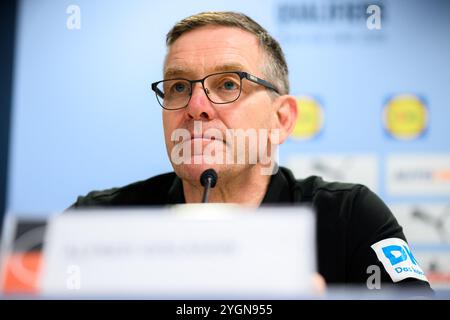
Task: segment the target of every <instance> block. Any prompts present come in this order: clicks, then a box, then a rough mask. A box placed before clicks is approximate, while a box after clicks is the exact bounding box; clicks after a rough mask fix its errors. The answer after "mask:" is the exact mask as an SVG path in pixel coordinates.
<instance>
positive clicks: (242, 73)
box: [151, 71, 280, 110]
mask: <svg viewBox="0 0 450 320" xmlns="http://www.w3.org/2000/svg"><path fill="white" fill-rule="evenodd" d="M226 73H235V74H237V75H238V76H239V79H240V81H241V83H240V85H239V94H238V96H237V97H236V99H234V100H232V101H227V102H214V101H212V100H211V98H210V97H209V92H208V88H206V87H205V80H206V79H207V78H209V77H211V76H215V75H218V74H226ZM244 78H245V79H247V80H249V81H251V82H254V83H256V84H259V85H261V86H263V87H266V88H267V89H270V90H272V91H274V92H275V93H277V94H280V92H279V91H278V89H277V88H276V87H275V86H274V85H273V84H271V83H270V82H268V81H266V80H264V79H261V78H258V77H256V76H254V75H252V74H250V73H248V72H245V71H224V72H217V73H212V74H209V75H207V76H206V77H204V78H203V79H198V80H189V79H185V78H173V79H165V80H160V81H157V82H153V83H152V85H151V88H152V90H153V91H154V92H155V95H156V100H158V103H159V105H160V106H161V107H162V108H163V109H165V110H179V109H183V108H186V107H187V106H188V104H189V101H191V97H192V88H193V85H194V84H195V83H197V82H200V83H201V84H202V88H203V91H204V92H205V94H206V97H207V98H208V100H209V101H211V102H212V103H214V104H227V103H233V102H235V101H236V100H237V99H239V97H240V96H241V93H242V79H244ZM173 80H184V81H188V82H189V83H190V85H191V88H190V93H189V99H188V101H187V102H186V105H184V106H183V107H179V108H175V109H169V108H165V107H164V106H163V104H162V103H161V102H160V100H159V99H158V96H159V97H160V98H161V99H164V92H162V91H161V90H159V88H158V84H160V83H162V82H165V81H173Z"/></svg>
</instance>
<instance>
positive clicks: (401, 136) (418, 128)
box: [383, 94, 429, 140]
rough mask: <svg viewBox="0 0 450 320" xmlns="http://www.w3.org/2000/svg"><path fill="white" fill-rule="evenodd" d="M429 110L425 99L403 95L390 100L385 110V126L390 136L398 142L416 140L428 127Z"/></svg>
mask: <svg viewBox="0 0 450 320" xmlns="http://www.w3.org/2000/svg"><path fill="white" fill-rule="evenodd" d="M428 118H429V117H428V110H427V107H426V104H425V102H424V100H423V99H421V98H419V97H418V96H416V95H412V94H401V95H397V96H394V97H392V98H391V99H389V100H388V102H387V103H386V105H385V106H384V109H383V124H384V128H385V129H386V131H387V132H388V134H389V136H391V137H393V138H395V139H398V140H414V139H417V138H419V137H421V136H423V134H424V133H425V131H426V129H427V127H428Z"/></svg>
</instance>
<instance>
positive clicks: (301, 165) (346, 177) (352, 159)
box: [286, 154, 378, 192]
mask: <svg viewBox="0 0 450 320" xmlns="http://www.w3.org/2000/svg"><path fill="white" fill-rule="evenodd" d="M286 164H287V166H288V167H289V168H290V169H292V171H293V173H294V175H295V176H296V178H297V179H301V178H306V177H308V176H310V175H317V176H321V177H322V178H323V179H324V180H327V181H339V182H351V183H360V184H364V185H366V186H367V187H369V188H370V189H371V190H372V191H374V192H378V159H377V157H376V156H375V155H370V154H367V155H362V154H359V155H358V154H315V155H304V154H301V155H298V156H292V157H290V158H288V161H287V163H286Z"/></svg>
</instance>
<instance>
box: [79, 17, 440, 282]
mask: <svg viewBox="0 0 450 320" xmlns="http://www.w3.org/2000/svg"><path fill="white" fill-rule="evenodd" d="M166 40H167V55H166V59H165V63H164V70H163V73H164V80H161V81H158V82H155V83H153V84H152V89H153V91H155V93H156V97H157V100H158V102H159V104H160V105H161V107H162V108H163V111H162V118H163V124H164V136H165V142H166V147H167V153H168V155H169V159H170V161H171V163H172V166H173V168H174V171H175V172H172V173H168V174H163V175H159V176H156V177H153V178H150V179H148V180H146V181H140V182H136V183H133V184H131V185H128V186H125V187H122V188H114V189H110V190H106V191H94V192H91V193H89V194H88V195H87V196H85V197H79V198H78V200H77V202H76V203H75V204H74V205H73V206H72V207H73V208H81V207H88V206H145V205H167V204H176V203H185V202H186V203H193V202H200V201H201V199H202V194H203V191H204V188H203V186H202V185H201V183H200V176H201V174H202V172H204V171H205V170H206V169H209V168H212V169H214V170H215V171H216V172H217V176H218V180H217V185H216V186H215V188H213V189H212V190H211V193H210V197H209V201H210V202H232V203H239V204H242V205H246V206H253V207H258V206H261V205H266V204H279V205H280V204H283V205H286V204H295V205H298V204H309V205H312V206H313V207H314V208H315V210H316V214H317V244H318V267H319V273H320V274H321V275H322V276H323V278H324V279H325V281H326V282H327V283H328V284H344V283H345V284H363V285H364V286H365V285H366V281H367V279H368V278H369V277H370V275H371V273H368V270H369V271H370V270H375V269H377V268H378V270H379V272H380V277H381V280H382V281H383V282H384V283H385V284H386V285H387V284H395V287H399V286H415V287H423V288H426V289H428V290H430V291H431V289H430V288H429V284H428V282H427V279H426V278H425V276H424V274H423V272H422V271H421V269H420V267H419V266H418V265H417V261H416V260H415V259H414V257H413V256H412V254H411V252H410V250H409V248H408V246H407V244H406V242H405V241H406V240H405V236H404V235H403V232H402V228H401V227H400V226H399V225H398V223H397V221H396V219H395V218H394V216H393V215H392V213H391V212H390V210H389V209H388V208H387V207H386V205H385V204H384V203H383V202H382V201H381V200H380V199H379V198H378V197H377V196H376V195H375V194H373V193H372V192H371V191H370V190H369V189H367V188H366V187H364V186H362V185H354V184H343V183H327V182H324V181H323V180H322V179H320V178H319V177H309V178H307V179H304V180H296V179H295V178H294V176H293V175H292V173H291V172H290V171H289V170H288V169H286V168H278V167H277V166H276V163H275V162H276V159H275V158H274V154H276V148H277V145H278V144H281V143H283V142H284V141H285V140H286V139H287V138H288V136H289V134H290V133H291V132H292V130H293V127H294V123H295V120H296V118H297V105H296V99H295V98H294V97H293V96H290V95H289V94H288V93H289V83H288V68H287V65H286V61H285V58H284V54H283V52H282V50H281V47H280V46H279V44H278V42H277V41H276V40H275V39H273V38H272V37H271V36H270V35H269V34H268V33H267V31H266V30H265V29H263V28H262V27H261V26H260V25H259V24H257V23H256V22H255V21H253V20H252V19H250V18H249V17H247V16H245V15H243V14H239V13H233V12H206V13H200V14H197V15H194V16H191V17H188V18H186V19H184V20H182V21H180V22H179V23H177V24H176V25H175V26H174V27H173V28H172V30H171V31H170V32H169V33H168V35H167V39H166ZM300 112H301V110H300ZM267 154H269V156H267ZM368 268H369V269H368ZM370 268H375V269H370ZM371 272H374V271H371Z"/></svg>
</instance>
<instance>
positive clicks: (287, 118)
mask: <svg viewBox="0 0 450 320" xmlns="http://www.w3.org/2000/svg"><path fill="white" fill-rule="evenodd" d="M274 103H275V126H274V127H275V128H277V129H279V130H280V131H279V132H280V136H279V144H282V143H283V142H284V141H285V140H286V139H287V138H288V137H289V135H290V134H291V132H292V131H293V130H294V127H295V123H296V121H297V115H298V111H297V99H296V98H295V97H293V96H290V95H283V96H280V97H278V98H277V99H276V100H275V101H274Z"/></svg>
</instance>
